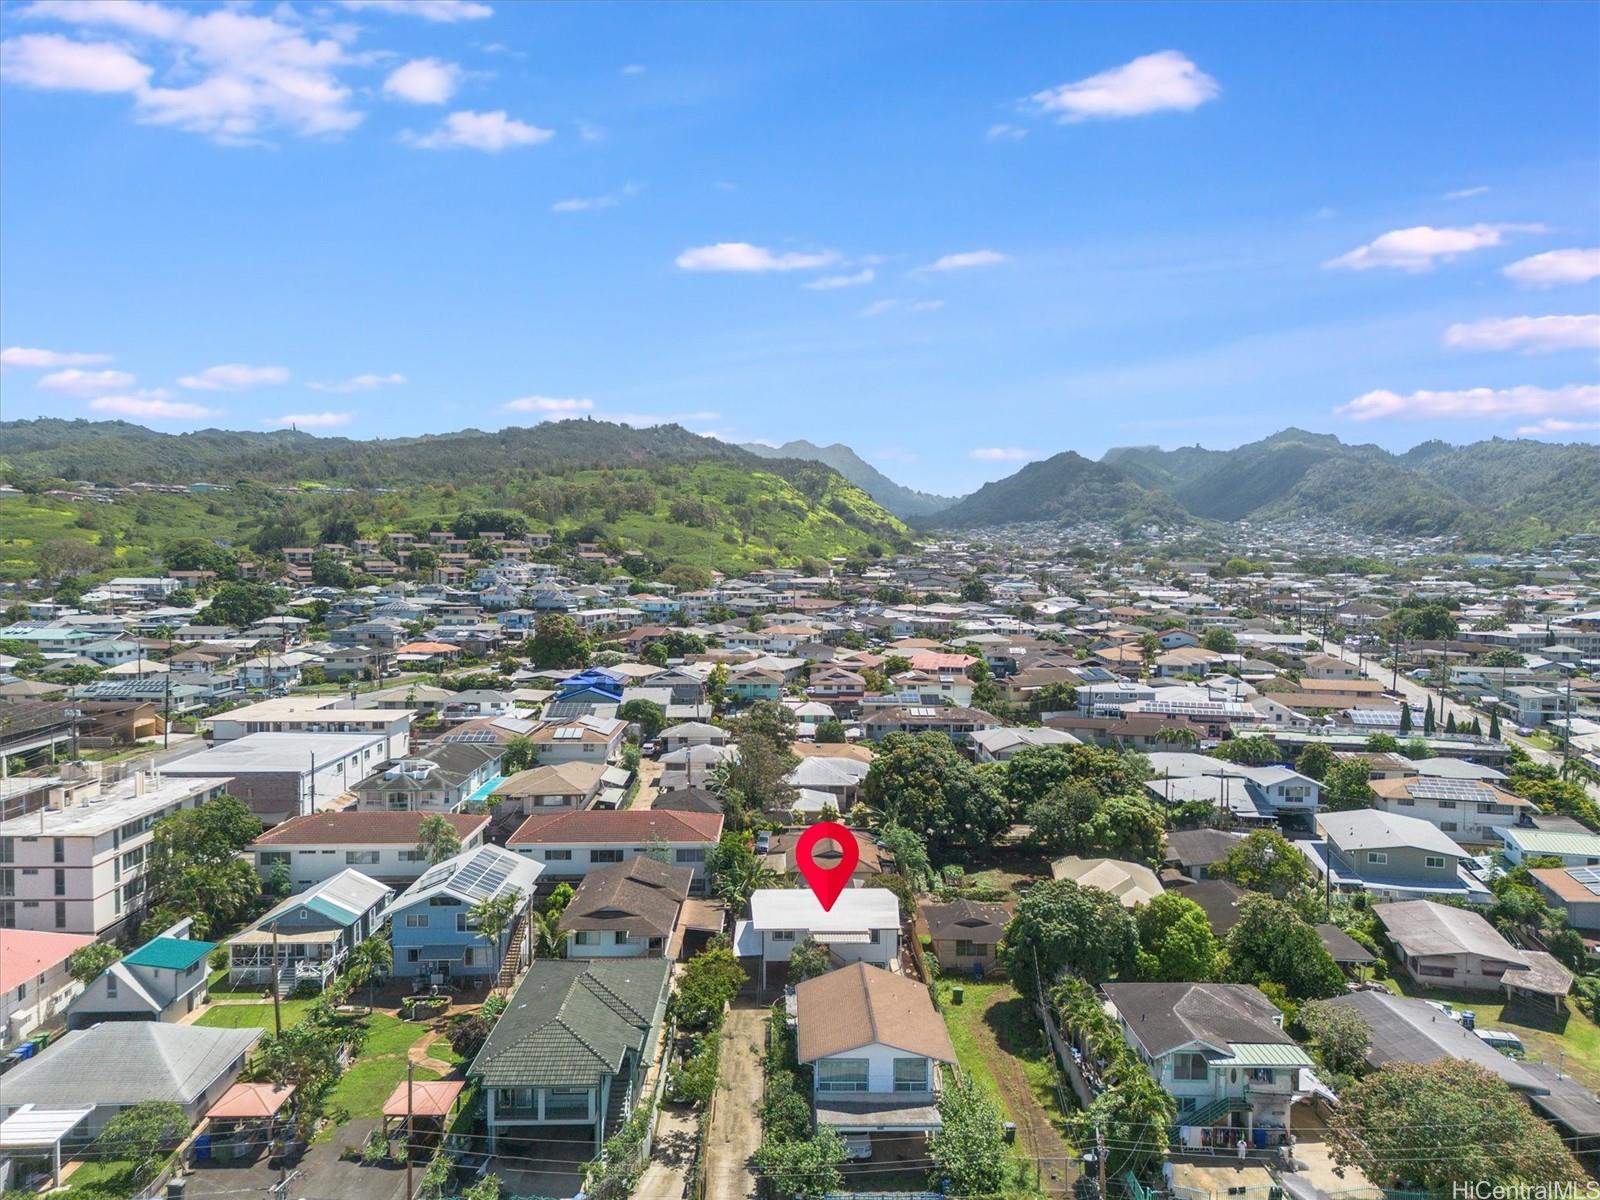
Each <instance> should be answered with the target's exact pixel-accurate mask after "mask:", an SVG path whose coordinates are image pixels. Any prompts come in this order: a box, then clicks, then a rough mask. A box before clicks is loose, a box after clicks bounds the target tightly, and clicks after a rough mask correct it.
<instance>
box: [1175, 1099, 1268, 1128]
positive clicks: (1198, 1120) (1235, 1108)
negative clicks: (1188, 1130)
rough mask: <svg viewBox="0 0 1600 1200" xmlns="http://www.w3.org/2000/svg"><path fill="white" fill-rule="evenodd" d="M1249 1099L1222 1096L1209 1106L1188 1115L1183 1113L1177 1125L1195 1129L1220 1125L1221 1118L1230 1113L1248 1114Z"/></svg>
mask: <svg viewBox="0 0 1600 1200" xmlns="http://www.w3.org/2000/svg"><path fill="white" fill-rule="evenodd" d="M1249 1111H1250V1098H1249V1097H1248V1096H1222V1097H1220V1098H1218V1099H1216V1100H1213V1101H1212V1102H1211V1103H1210V1104H1207V1105H1204V1106H1202V1107H1200V1108H1197V1109H1195V1110H1194V1111H1193V1112H1190V1113H1183V1114H1182V1115H1180V1116H1179V1117H1178V1124H1179V1125H1190V1126H1193V1127H1194V1128H1196V1129H1205V1128H1210V1127H1214V1126H1217V1125H1220V1124H1222V1123H1223V1120H1222V1119H1223V1118H1224V1117H1226V1116H1228V1115H1230V1114H1231V1113H1238V1112H1249Z"/></svg>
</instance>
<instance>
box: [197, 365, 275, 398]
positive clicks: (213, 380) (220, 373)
mask: <svg viewBox="0 0 1600 1200" xmlns="http://www.w3.org/2000/svg"><path fill="white" fill-rule="evenodd" d="M288 382H289V368H288V367H252V366H250V365H249V364H248V363H223V364H222V365H221V366H216V367H207V368H206V369H205V370H204V371H200V372H197V373H196V374H194V375H185V376H183V377H182V378H181V379H179V380H178V383H179V384H180V385H181V386H183V387H186V388H189V389H191V390H193V391H198V392H242V391H244V390H245V389H246V388H253V387H262V386H264V385H272V384H279V383H288Z"/></svg>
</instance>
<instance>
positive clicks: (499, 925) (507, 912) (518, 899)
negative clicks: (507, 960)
mask: <svg viewBox="0 0 1600 1200" xmlns="http://www.w3.org/2000/svg"><path fill="white" fill-rule="evenodd" d="M521 903H522V893H521V892H520V891H517V890H516V889H512V890H511V891H507V892H501V893H500V894H499V895H498V896H485V897H484V898H483V899H482V900H479V901H478V902H477V903H476V904H474V905H473V906H472V907H471V908H469V909H468V910H467V923H468V924H469V925H471V926H473V927H475V928H476V929H477V931H478V936H480V937H482V938H483V939H484V940H486V941H488V942H489V943H490V944H492V945H493V946H494V951H495V964H494V973H495V978H496V979H498V978H499V976H500V966H501V961H502V959H503V958H504V957H505V949H504V947H503V946H502V945H501V939H502V938H503V937H504V936H505V935H506V934H507V933H508V932H510V930H511V927H512V925H514V924H515V923H516V915H517V907H518V906H519V905H520V904H521Z"/></svg>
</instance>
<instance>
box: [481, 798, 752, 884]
mask: <svg viewBox="0 0 1600 1200" xmlns="http://www.w3.org/2000/svg"><path fill="white" fill-rule="evenodd" d="M722 824H723V818H722V814H721V813H717V814H714V815H713V814H709V813H686V812H671V811H665V810H659V809H655V808H643V809H622V810H620V811H618V810H607V809H597V810H595V811H592V812H560V813H535V814H534V815H533V816H530V817H529V818H528V819H527V820H525V821H524V822H523V823H522V825H521V826H520V827H519V828H518V829H517V831H516V832H515V833H513V834H512V835H511V837H510V838H508V839H507V841H506V849H508V850H512V851H515V852H516V853H518V854H521V855H524V856H526V857H528V858H531V859H532V860H533V861H535V862H540V863H543V864H544V870H545V874H544V880H545V882H546V883H547V884H550V883H572V882H577V881H578V880H581V879H583V878H584V877H585V876H587V875H588V874H589V873H590V871H592V870H593V869H595V868H597V867H609V866H612V865H614V864H617V863H626V862H630V861H632V860H634V859H637V858H642V857H657V858H659V859H660V860H661V861H662V862H667V863H671V864H672V865H674V866H678V867H684V868H686V869H688V870H689V872H690V873H691V874H690V887H689V890H690V892H692V893H693V894H695V895H704V894H705V890H706V874H705V863H706V856H707V855H708V854H710V852H711V851H712V849H713V848H715V846H716V844H717V840H718V839H719V838H720V837H721V836H722Z"/></svg>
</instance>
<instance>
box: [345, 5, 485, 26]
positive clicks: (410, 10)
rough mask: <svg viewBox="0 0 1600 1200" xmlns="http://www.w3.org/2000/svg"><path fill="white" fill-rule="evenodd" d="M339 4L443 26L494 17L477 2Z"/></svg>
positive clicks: (358, 9)
mask: <svg viewBox="0 0 1600 1200" xmlns="http://www.w3.org/2000/svg"><path fill="white" fill-rule="evenodd" d="M339 3H340V4H342V5H344V7H345V8H352V9H355V10H356V11H357V12H361V11H371V12H384V13H399V14H403V15H405V16H408V17H418V18H420V19H421V20H424V21H432V22H434V23H436V24H443V25H453V24H455V23H456V22H457V21H481V20H483V18H485V17H492V16H494V9H492V8H490V7H489V6H488V5H487V4H480V3H478V0H339Z"/></svg>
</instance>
